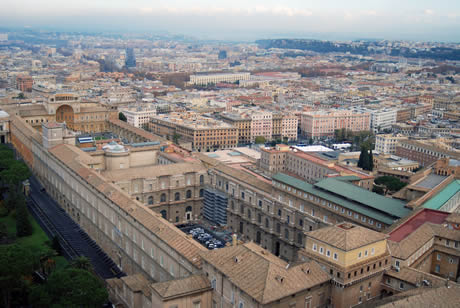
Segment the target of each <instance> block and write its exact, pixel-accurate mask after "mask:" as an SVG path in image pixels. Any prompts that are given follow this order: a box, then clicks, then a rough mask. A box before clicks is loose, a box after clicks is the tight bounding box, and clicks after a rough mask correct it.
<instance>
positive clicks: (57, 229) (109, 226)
mask: <svg viewBox="0 0 460 308" xmlns="http://www.w3.org/2000/svg"><path fill="white" fill-rule="evenodd" d="M459 53H460V45H459V44H453V43H452V44H447V43H427V42H406V41H349V42H332V41H331V42H326V41H314V40H287V39H286V40H262V41H257V42H255V43H231V42H228V43H226V42H217V41H197V40H192V39H189V38H187V37H180V36H172V35H157V36H147V35H144V36H143V35H126V34H104V33H98V34H89V33H64V32H60V33H57V32H46V31H32V30H25V31H17V32H4V33H1V34H0V108H1V111H0V142H1V143H2V144H4V145H3V146H2V147H1V148H0V182H1V190H2V197H1V199H2V201H1V202H0V216H1V217H0V284H1V289H2V292H1V297H2V301H1V302H0V306H2V307H103V306H105V307H143V308H147V307H148V308H157V307H165V308H183V307H184V308H198V307H205V308H208V307H211V308H217V307H220V308H223V307H226V308H227V307H237V308H256V307H279V308H281V307H287V308H313V307H335V308H342V307H417V308H419V307H458V306H459V303H460V288H459V287H460V285H459V282H460V266H459V261H460V245H459V244H460V122H459V120H460V56H459Z"/></svg>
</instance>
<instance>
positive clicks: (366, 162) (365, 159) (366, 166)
mask: <svg viewBox="0 0 460 308" xmlns="http://www.w3.org/2000/svg"><path fill="white" fill-rule="evenodd" d="M362 165H363V166H362V167H361V168H363V170H370V167H371V163H370V157H369V152H368V151H367V149H364V156H363V163H362Z"/></svg>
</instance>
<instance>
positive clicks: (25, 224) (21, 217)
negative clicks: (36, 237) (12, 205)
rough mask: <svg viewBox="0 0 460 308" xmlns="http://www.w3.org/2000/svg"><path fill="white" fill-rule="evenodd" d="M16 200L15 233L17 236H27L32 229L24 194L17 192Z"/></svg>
mask: <svg viewBox="0 0 460 308" xmlns="http://www.w3.org/2000/svg"><path fill="white" fill-rule="evenodd" d="M16 202H17V203H16V235H17V236H18V237H22V236H29V235H31V234H32V233H33V229H32V224H31V223H30V218H29V212H28V211H27V206H26V202H25V200H24V196H23V195H22V194H18V199H17V201H16Z"/></svg>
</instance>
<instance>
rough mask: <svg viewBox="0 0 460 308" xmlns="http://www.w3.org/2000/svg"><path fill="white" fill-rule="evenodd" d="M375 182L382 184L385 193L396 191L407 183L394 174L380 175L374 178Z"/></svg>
mask: <svg viewBox="0 0 460 308" xmlns="http://www.w3.org/2000/svg"><path fill="white" fill-rule="evenodd" d="M374 182H375V184H377V185H384V186H385V187H386V191H385V193H387V192H388V191H398V190H401V189H402V188H403V187H404V186H406V185H407V183H404V182H402V181H401V180H399V179H398V178H396V177H394V176H381V177H378V178H376V179H375V181H374Z"/></svg>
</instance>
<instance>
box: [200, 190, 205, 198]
mask: <svg viewBox="0 0 460 308" xmlns="http://www.w3.org/2000/svg"><path fill="white" fill-rule="evenodd" d="M203 196H204V189H200V198H203Z"/></svg>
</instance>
